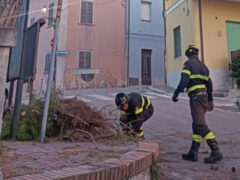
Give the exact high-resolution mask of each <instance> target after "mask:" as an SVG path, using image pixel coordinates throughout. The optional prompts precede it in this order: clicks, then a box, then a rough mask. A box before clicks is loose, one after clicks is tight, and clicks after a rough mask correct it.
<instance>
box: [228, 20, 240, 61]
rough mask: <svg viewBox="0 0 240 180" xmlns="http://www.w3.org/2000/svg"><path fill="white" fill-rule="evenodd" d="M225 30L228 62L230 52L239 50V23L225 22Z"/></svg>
mask: <svg viewBox="0 0 240 180" xmlns="http://www.w3.org/2000/svg"><path fill="white" fill-rule="evenodd" d="M226 30H227V50H228V59H229V62H228V63H231V61H230V52H231V51H235V50H238V49H240V23H237V22H230V21H227V22H226Z"/></svg>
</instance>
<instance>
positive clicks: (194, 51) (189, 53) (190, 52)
mask: <svg viewBox="0 0 240 180" xmlns="http://www.w3.org/2000/svg"><path fill="white" fill-rule="evenodd" d="M185 55H186V56H187V57H191V56H193V55H198V48H196V46H194V45H189V46H188V47H187V49H186V51H185Z"/></svg>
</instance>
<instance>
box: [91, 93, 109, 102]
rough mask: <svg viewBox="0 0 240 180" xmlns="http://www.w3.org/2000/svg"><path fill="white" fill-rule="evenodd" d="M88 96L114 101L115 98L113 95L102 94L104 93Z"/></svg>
mask: <svg viewBox="0 0 240 180" xmlns="http://www.w3.org/2000/svg"><path fill="white" fill-rule="evenodd" d="M88 96H91V97H94V98H97V99H101V100H104V101H113V100H114V98H112V97H107V96H102V95H98V94H90V95H88Z"/></svg>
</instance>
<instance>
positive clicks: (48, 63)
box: [44, 54, 51, 74]
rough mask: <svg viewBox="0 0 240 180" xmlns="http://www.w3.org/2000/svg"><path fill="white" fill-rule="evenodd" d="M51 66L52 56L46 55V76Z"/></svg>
mask: <svg viewBox="0 0 240 180" xmlns="http://www.w3.org/2000/svg"><path fill="white" fill-rule="evenodd" d="M50 64H51V54H46V56H45V67H44V73H45V74H48V73H49V70H50Z"/></svg>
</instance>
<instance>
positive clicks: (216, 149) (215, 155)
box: [204, 139, 223, 164]
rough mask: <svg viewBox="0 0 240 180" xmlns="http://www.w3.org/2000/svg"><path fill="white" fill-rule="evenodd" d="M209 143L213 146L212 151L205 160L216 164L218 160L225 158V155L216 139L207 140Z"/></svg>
mask: <svg viewBox="0 0 240 180" xmlns="http://www.w3.org/2000/svg"><path fill="white" fill-rule="evenodd" d="M207 144H208V146H209V147H210V148H211V151H212V152H211V154H210V156H209V157H206V158H204V162H205V163H207V164H214V163H215V162H216V161H221V160H222V159H223V155H222V153H221V152H220V150H219V147H218V143H217V141H216V139H209V140H207Z"/></svg>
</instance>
